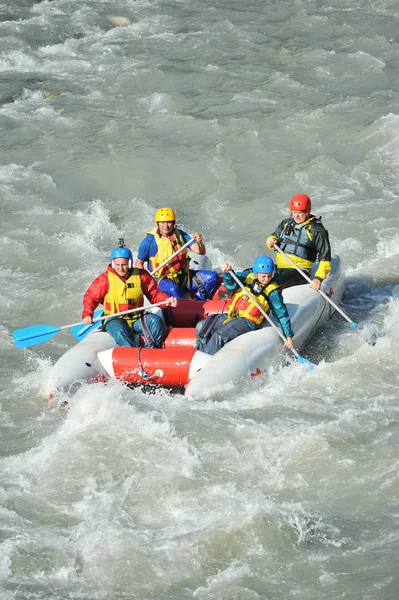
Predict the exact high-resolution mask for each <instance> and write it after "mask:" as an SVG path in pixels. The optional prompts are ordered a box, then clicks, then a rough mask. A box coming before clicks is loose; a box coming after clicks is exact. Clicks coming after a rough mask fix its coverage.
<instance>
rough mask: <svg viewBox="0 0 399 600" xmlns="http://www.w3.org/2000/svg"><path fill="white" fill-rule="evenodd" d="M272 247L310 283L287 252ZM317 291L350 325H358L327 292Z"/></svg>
mask: <svg viewBox="0 0 399 600" xmlns="http://www.w3.org/2000/svg"><path fill="white" fill-rule="evenodd" d="M274 249H275V250H277V252H279V253H280V254H282V255H283V256H285V258H286V260H288V262H289V263H290V264H291V265H292V266H293V267H294V269H296V270H297V271H298V272H299V273H300V274H301V275H302V277H304V278H305V279H306V281H308V282H309V283H312V280H311V279H310V277H309V275H307V274H306V273H305V272H304V271H302V269H301V268H300V267H298V265H296V264H295V263H294V261H293V260H291V259H290V257H289V256H287V254H286V253H285V252H284V250H281V248H279V247H278V246H277V245H274ZM317 291H318V292H319V294H320V296H323V298H324V299H325V300H327V302H329V303H330V304H331V306H333V307H334V308H335V310H336V311H337V312H339V314H340V315H341V316H342V317H344V319H346V320H347V321H348V323H349V324H350V326H351V327H357V326H358V324H357V323H355V321H352V319H351V318H350V317H348V315H347V314H345V313H344V311H343V310H341V309H340V307H339V306H338V305H337V304H335V302H333V301H332V300H331V298H330V297H329V296H327V294H325V293H324V292H323V291H322V290H317Z"/></svg>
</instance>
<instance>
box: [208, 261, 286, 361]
mask: <svg viewBox="0 0 399 600" xmlns="http://www.w3.org/2000/svg"><path fill="white" fill-rule="evenodd" d="M232 270H233V267H232V266H231V265H229V264H225V265H223V267H222V271H223V272H224V275H223V283H224V285H225V286H226V288H227V290H231V291H234V295H233V296H232V298H231V301H230V305H229V310H228V313H227V316H226V314H222V315H209V317H207V318H206V319H205V320H204V321H202V322H200V323H198V325H197V342H196V348H197V350H201V351H202V352H206V353H207V354H216V352H218V351H219V350H220V349H221V348H223V346H224V345H225V344H227V342H230V340H233V339H234V338H236V337H238V336H239V335H243V334H244V333H248V332H249V331H254V330H255V329H259V328H260V327H262V325H263V323H264V321H265V317H264V315H263V314H262V313H261V311H260V310H259V306H261V308H262V309H263V310H264V312H266V313H268V312H269V310H271V311H272V313H273V316H274V317H275V319H276V321H277V325H278V326H279V327H280V329H281V330H282V332H283V333H284V336H285V338H286V341H285V344H284V345H285V346H286V347H287V348H293V347H294V343H293V341H292V338H293V336H294V333H293V331H292V328H291V321H290V318H289V315H288V311H287V307H286V305H285V304H284V300H283V297H282V294H281V290H280V286H279V285H278V284H277V283H276V282H275V281H274V279H273V276H274V262H273V259H271V258H269V257H268V256H258V257H257V258H255V260H254V263H253V267H252V269H245V271H242V272H240V273H236V276H237V278H238V279H239V280H240V281H241V282H242V283H243V284H244V286H245V288H246V289H247V290H248V291H249V292H250V294H251V295H252V296H254V297H255V298H256V301H257V304H258V305H259V306H257V305H256V304H255V303H254V301H253V300H252V299H251V296H250V295H246V294H245V292H244V291H243V290H242V289H241V288H240V287H239V286H238V285H237V283H236V282H235V281H234V279H233V278H232V277H231V275H229V271H232ZM236 290H237V291H236Z"/></svg>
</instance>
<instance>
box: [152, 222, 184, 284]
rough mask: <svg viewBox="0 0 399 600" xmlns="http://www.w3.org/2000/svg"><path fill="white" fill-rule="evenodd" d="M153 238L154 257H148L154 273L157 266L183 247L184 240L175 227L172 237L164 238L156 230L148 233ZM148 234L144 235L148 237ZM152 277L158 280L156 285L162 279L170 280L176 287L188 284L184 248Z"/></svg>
mask: <svg viewBox="0 0 399 600" xmlns="http://www.w3.org/2000/svg"><path fill="white" fill-rule="evenodd" d="M148 233H151V234H152V235H153V236H154V239H155V241H156V243H157V247H158V250H157V253H156V255H155V256H150V259H149V260H150V265H151V271H155V269H156V268H157V267H159V265H162V263H164V262H165V261H166V260H167V259H168V258H169V257H170V256H172V254H174V253H175V252H176V251H177V250H178V249H179V248H181V247H182V246H184V240H183V237H182V235H181V234H180V232H179V230H178V229H177V228H176V227H175V229H174V230H173V233H172V235H170V236H169V237H164V236H162V235H160V233H159V231H158V228H155V229H153V230H152V231H149V232H148ZM148 233H147V234H146V235H148ZM154 277H155V278H156V279H157V280H158V284H159V282H160V281H161V279H163V278H164V277H167V278H168V279H171V280H172V281H174V282H175V283H177V285H178V286H180V287H184V286H185V285H186V284H187V283H188V282H189V269H188V250H187V248H184V250H183V251H182V252H179V254H176V256H175V257H174V258H173V259H172V260H171V261H169V262H168V263H166V265H164V266H163V267H162V269H160V270H159V271H157V272H156V273H154Z"/></svg>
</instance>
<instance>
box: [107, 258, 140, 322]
mask: <svg viewBox="0 0 399 600" xmlns="http://www.w3.org/2000/svg"><path fill="white" fill-rule="evenodd" d="M108 283H109V290H108V292H107V294H106V295H105V297H104V302H103V305H104V313H105V314H106V315H113V314H115V313H118V312H123V311H124V310H129V309H131V308H136V307H137V308H138V307H139V306H143V304H144V298H143V290H142V287H141V278H140V274H139V269H133V270H132V271H131V273H130V275H129V277H128V279H126V281H125V280H124V279H122V278H121V277H119V275H117V274H116V273H113V272H112V271H108ZM139 316H140V311H139V312H137V313H132V314H129V315H126V316H124V317H121V318H122V319H126V321H127V322H128V323H129V325H131V324H132V323H134V321H136V320H137V319H138V318H139Z"/></svg>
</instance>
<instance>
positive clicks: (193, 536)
mask: <svg viewBox="0 0 399 600" xmlns="http://www.w3.org/2000/svg"><path fill="white" fill-rule="evenodd" d="M330 4H331V3H330ZM107 15H108V16H109V15H115V16H116V17H119V18H126V19H129V20H130V21H131V24H130V25H127V26H125V27H114V23H111V22H110V21H109V20H108V19H107ZM397 16H398V11H397V7H396V6H394V5H393V4H392V3H391V2H385V1H384V0H378V2H372V3H363V4H362V6H361V10H359V7H358V4H354V3H351V2H349V4H348V2H347V1H346V2H337V3H335V4H334V5H327V4H324V5H320V3H319V4H318V5H316V4H311V3H309V2H301V1H300V2H296V3H295V4H289V5H288V4H283V3H274V2H271V1H267V2H266V3H265V2H257V1H255V2H254V3H252V4H251V5H245V4H243V3H242V2H236V1H235V0H229V1H228V2H224V3H216V4H215V3H212V2H211V1H208V0H205V1H203V2H201V3H198V2H197V0H189V1H188V2H178V3H176V2H175V3H173V2H172V3H171V2H168V1H165V0H163V1H162V2H151V3H150V2H147V1H141V0H139V1H137V2H135V3H134V6H133V5H132V4H131V3H126V2H124V0H122V1H121V2H120V3H119V4H118V6H117V7H116V6H115V4H113V5H112V6H111V4H110V3H109V2H102V3H98V2H91V1H90V0H87V1H84V2H83V3H82V2H81V3H79V6H77V5H76V3H75V2H72V3H71V2H69V0H56V1H54V2H41V3H37V4H34V5H33V6H30V5H29V3H28V4H27V3H26V2H22V3H21V2H19V3H18V6H15V7H3V8H0V71H1V72H2V73H3V75H4V77H0V119H1V123H2V127H3V128H2V149H1V150H0V185H1V194H0V204H1V211H2V219H1V224H2V227H1V232H0V252H1V255H2V261H3V262H2V267H1V268H0V284H1V291H0V300H1V303H2V307H3V312H2V322H1V324H0V358H1V361H0V374H1V381H2V386H1V388H0V424H1V428H2V438H1V439H2V441H1V444H0V455H1V459H0V460H1V469H0V513H1V521H2V542H1V552H0V589H1V594H2V597H4V598H7V599H8V598H10V599H11V598H13V599H16V600H33V599H35V600H39V599H40V600H50V599H51V600H61V599H62V600H65V598H70V599H74V598H76V600H100V599H101V598H107V599H109V598H130V597H138V598H144V597H145V598H161V597H173V598H181V599H183V598H193V597H195V598H196V599H200V600H205V599H207V598H219V599H224V598H225V599H226V600H231V599H232V598H237V599H239V600H247V599H248V600H252V599H254V598H266V597H267V598H276V599H277V598H290V597H293V596H297V597H300V598H321V597H322V598H325V599H326V600H336V598H339V597H345V596H348V597H351V598H354V599H356V600H360V599H363V600H364V599H365V598H376V597H377V596H378V598H381V599H382V598H384V600H385V599H386V600H391V599H392V598H395V597H396V595H397V593H396V592H397V589H398V585H397V576H396V563H397V553H398V536H397V534H396V533H395V531H396V526H397V524H396V515H397V512H398V510H397V496H398V477H397V471H398V459H397V437H398V433H397V431H398V427H397V424H398V409H397V388H398V375H397V373H398V372H399V370H398V358H397V350H396V346H397V343H396V340H397V338H398V333H399V332H398V322H399V300H398V282H397V273H398V261H397V257H398V248H399V238H398V234H397V231H398V215H397V203H398V182H399V178H398V169H397V166H398V156H399V153H398V140H399V121H398V119H399V117H398V115H397V106H398V89H397V85H396V84H395V82H396V81H397V64H398V44H397V40H396V38H397V32H396V29H395V27H396V20H397ZM300 191H304V192H307V193H309V194H310V196H311V197H312V201H313V208H314V212H315V214H317V215H322V217H323V223H325V225H326V227H327V228H328V230H329V232H330V238H331V241H332V245H333V248H334V250H335V251H336V252H337V253H338V254H339V255H340V256H341V258H342V259H343V261H344V263H345V268H346V274H347V285H346V291H345V295H344V298H343V305H342V307H343V309H344V311H345V312H346V313H347V314H348V315H350V317H351V318H352V319H353V320H355V321H356V322H358V323H359V325H360V326H361V327H359V328H358V329H352V328H350V326H349V325H348V323H347V322H346V321H345V320H344V319H343V318H342V317H341V316H339V315H335V316H334V317H333V318H332V319H331V320H330V321H329V322H328V323H327V324H326V326H325V327H324V328H323V330H322V331H321V332H320V333H319V334H318V335H317V336H316V338H315V339H314V340H312V342H311V343H310V344H309V345H308V347H307V348H306V349H304V350H305V351H306V354H305V355H306V357H309V358H310V359H311V360H312V362H314V363H316V364H317V365H318V366H317V368H316V369H315V370H314V371H309V370H307V369H305V368H304V367H303V366H301V365H299V364H297V363H296V362H294V361H292V362H290V363H289V364H288V365H285V366H283V365H281V366H278V367H276V366H274V365H270V368H269V369H268V370H267V371H266V372H265V373H264V374H262V376H260V377H258V378H256V379H255V380H253V381H252V382H251V384H250V385H245V383H244V382H242V385H241V384H240V385H238V386H235V387H234V388H232V387H229V388H227V389H223V390H219V391H218V393H217V394H216V393H214V394H211V395H210V398H209V399H208V400H207V401H206V402H195V401H192V400H189V399H187V398H185V397H183V396H180V395H173V396H171V395H168V394H167V393H159V394H155V395H153V396H150V395H147V394H144V393H142V392H141V391H140V390H131V389H128V388H126V387H125V386H123V385H122V384H120V383H111V384H107V385H103V384H95V385H92V386H87V385H83V386H82V387H81V388H80V389H79V390H78V391H77V393H76V394H75V395H74V396H68V395H64V394H61V395H60V397H58V398H57V399H56V401H55V402H54V404H50V405H46V404H45V403H44V398H43V390H44V382H45V380H46V377H48V374H49V372H50V369H51V366H52V364H53V362H54V361H55V360H57V359H58V357H59V356H61V355H62V354H63V353H64V352H65V351H66V350H67V349H68V348H69V347H71V345H72V343H74V340H73V338H72V336H71V334H70V332H67V331H64V332H62V333H58V334H56V335H55V336H54V337H53V338H52V339H51V340H49V341H48V342H46V343H45V344H40V345H37V346H32V347H30V348H27V349H24V350H17V349H16V348H15V347H14V344H13V341H12V332H13V331H14V330H15V329H17V328H20V327H24V326H28V325H32V324H36V323H49V324H53V325H64V324H67V323H74V322H77V321H78V320H79V317H80V313H81V299H82V295H83V293H84V291H85V289H86V288H87V286H88V285H89V283H90V282H91V281H92V279H94V277H96V276H97V275H98V274H99V273H100V272H102V271H103V270H104V269H105V266H106V264H107V262H108V257H109V252H110V250H111V249H112V248H113V247H114V246H115V245H116V243H117V241H118V238H119V237H124V238H125V240H126V242H127V243H128V244H129V246H130V247H131V248H132V249H133V251H134V252H137V247H138V244H139V243H140V241H141V239H142V238H143V236H144V234H145V231H148V230H150V229H151V228H152V227H153V226H154V222H153V218H154V212H155V209H156V208H158V207H159V206H167V205H172V206H174V207H175V208H176V210H177V214H178V224H179V226H181V227H182V228H183V229H185V230H186V231H188V232H189V233H192V232H194V231H201V232H202V233H203V235H204V239H205V242H206V245H207V251H208V255H209V257H210V259H211V261H212V263H213V265H214V266H219V265H221V264H223V263H224V262H230V263H231V264H233V265H235V267H236V268H237V269H241V268H244V267H247V266H248V265H250V264H252V261H253V258H254V256H256V255H258V254H263V253H265V252H266V253H268V250H267V249H266V247H265V238H266V236H267V235H268V234H269V233H271V232H272V231H273V229H274V227H275V225H276V224H277V223H278V222H279V221H280V220H281V219H282V218H284V217H285V216H287V204H288V200H289V198H290V197H291V196H292V195H293V194H294V193H298V192H300ZM370 340H371V341H372V342H373V343H369V342H370ZM301 353H303V354H304V352H302V350H301ZM64 401H65V402H68V405H67V406H64V405H63V402H64Z"/></svg>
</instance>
